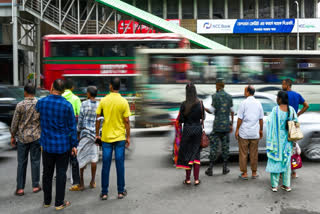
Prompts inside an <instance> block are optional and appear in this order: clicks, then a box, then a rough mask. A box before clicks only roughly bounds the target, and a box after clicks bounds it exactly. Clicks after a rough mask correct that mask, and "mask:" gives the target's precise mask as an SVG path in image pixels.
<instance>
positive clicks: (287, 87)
mask: <svg viewBox="0 0 320 214" xmlns="http://www.w3.org/2000/svg"><path fill="white" fill-rule="evenodd" d="M291 87H292V80H291V79H285V80H283V81H282V89H283V90H284V91H287V93H288V98H289V105H290V106H292V107H293V108H294V110H296V113H297V115H298V117H299V116H300V115H302V114H303V113H304V112H306V111H307V110H308V108H309V104H308V103H307V102H306V101H305V100H304V99H303V97H302V96H301V95H300V94H299V93H297V92H295V91H292V89H291ZM299 105H303V108H302V109H301V110H300V111H299V112H298V110H299Z"/></svg>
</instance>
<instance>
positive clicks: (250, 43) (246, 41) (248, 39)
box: [243, 36, 257, 49]
mask: <svg viewBox="0 0 320 214" xmlns="http://www.w3.org/2000/svg"><path fill="white" fill-rule="evenodd" d="M243 48H244V49H257V37H256V36H244V37H243Z"/></svg>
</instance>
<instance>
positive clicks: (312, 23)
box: [292, 19, 320, 33]
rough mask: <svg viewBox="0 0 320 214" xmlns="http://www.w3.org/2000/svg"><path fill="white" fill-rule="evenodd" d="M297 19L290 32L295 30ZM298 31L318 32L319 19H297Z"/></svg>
mask: <svg viewBox="0 0 320 214" xmlns="http://www.w3.org/2000/svg"><path fill="white" fill-rule="evenodd" d="M297 26H298V24H297V19H296V20H295V25H294V27H293V29H292V33H296V32H297ZM299 32H301V33H320V19H299Z"/></svg>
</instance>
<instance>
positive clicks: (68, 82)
mask: <svg viewBox="0 0 320 214" xmlns="http://www.w3.org/2000/svg"><path fill="white" fill-rule="evenodd" d="M72 88H73V81H72V80H71V79H67V80H66V83H65V89H69V90H71V89H72Z"/></svg>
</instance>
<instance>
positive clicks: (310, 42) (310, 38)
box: [304, 35, 316, 50]
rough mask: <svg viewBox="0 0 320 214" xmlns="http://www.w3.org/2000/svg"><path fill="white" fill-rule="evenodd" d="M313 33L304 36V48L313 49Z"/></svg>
mask: <svg viewBox="0 0 320 214" xmlns="http://www.w3.org/2000/svg"><path fill="white" fill-rule="evenodd" d="M315 40H316V39H315V35H306V36H305V39H304V41H305V43H304V48H305V50H314V46H315Z"/></svg>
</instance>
